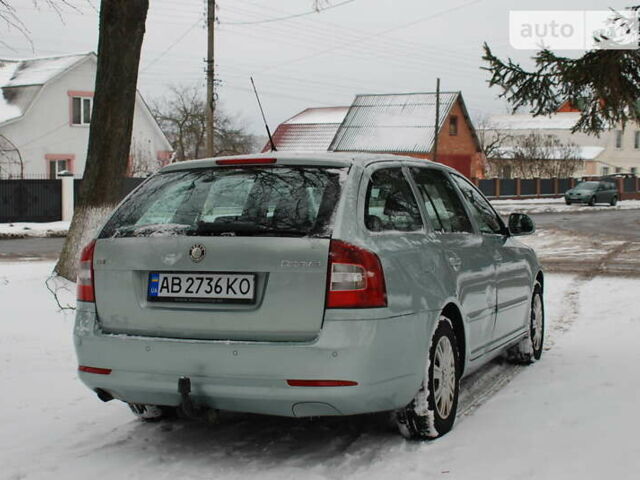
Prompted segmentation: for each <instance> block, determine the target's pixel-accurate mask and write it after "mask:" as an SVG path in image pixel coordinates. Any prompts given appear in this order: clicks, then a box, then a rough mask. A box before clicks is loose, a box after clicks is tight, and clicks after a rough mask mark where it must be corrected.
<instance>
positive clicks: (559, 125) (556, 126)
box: [483, 103, 640, 177]
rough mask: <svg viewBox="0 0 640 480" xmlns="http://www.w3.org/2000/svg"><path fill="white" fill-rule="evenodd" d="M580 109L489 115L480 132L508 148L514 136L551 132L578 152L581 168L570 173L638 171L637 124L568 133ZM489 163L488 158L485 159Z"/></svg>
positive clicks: (639, 129) (567, 107)
mask: <svg viewBox="0 0 640 480" xmlns="http://www.w3.org/2000/svg"><path fill="white" fill-rule="evenodd" d="M579 118H580V112H579V111H578V110H576V109H574V108H572V107H571V106H570V105H568V104H567V103H565V104H564V105H563V106H561V107H560V109H559V110H558V112H557V113H554V114H553V115H550V116H542V115H541V116H536V117H534V116H532V115H530V114H513V115H494V116H492V117H490V118H489V119H488V121H487V124H486V125H485V126H484V127H483V128H485V129H486V130H485V132H483V134H484V135H486V136H487V137H490V136H491V135H494V136H495V135H500V136H501V137H502V138H503V139H504V145H503V147H504V148H507V149H508V148H510V147H511V146H512V145H513V143H514V142H515V141H516V139H517V138H518V137H524V136H527V135H529V134H532V133H535V134H539V135H553V136H555V137H557V138H558V139H559V140H560V141H562V142H564V143H573V144H576V145H577V147H578V150H579V152H580V153H581V155H582V160H583V167H582V168H581V169H580V170H577V171H576V172H575V174H574V176H576V177H581V176H599V175H612V174H615V173H629V174H634V175H637V174H638V172H639V170H640V125H631V124H629V125H627V126H626V128H624V129H622V128H615V129H611V130H607V131H604V132H602V133H601V134H600V136H595V135H587V134H586V133H582V132H576V133H572V131H571V130H572V128H573V127H574V125H575V124H576V122H577V121H578V119H579ZM489 161H490V162H491V158H490V159H489Z"/></svg>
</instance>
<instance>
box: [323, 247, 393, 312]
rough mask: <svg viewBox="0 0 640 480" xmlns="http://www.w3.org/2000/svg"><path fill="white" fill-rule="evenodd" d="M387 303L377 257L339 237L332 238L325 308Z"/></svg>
mask: <svg viewBox="0 0 640 480" xmlns="http://www.w3.org/2000/svg"><path fill="white" fill-rule="evenodd" d="M386 306H387V289H386V287H385V283H384V272H383V271H382V265H381V264H380V259H379V258H378V256H377V255H376V254H375V253H373V252H370V251H369V250H365V249H364V248H360V247H356V246H355V245H351V244H349V243H346V242H343V241H340V240H331V246H330V247H329V278H328V282H327V308H375V307H386Z"/></svg>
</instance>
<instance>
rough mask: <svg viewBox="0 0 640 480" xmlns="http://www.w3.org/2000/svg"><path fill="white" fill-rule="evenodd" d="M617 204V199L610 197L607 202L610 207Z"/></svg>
mask: <svg viewBox="0 0 640 480" xmlns="http://www.w3.org/2000/svg"><path fill="white" fill-rule="evenodd" d="M617 203H618V197H611V201H610V202H609V204H610V205H611V206H612V207H615V206H616V204H617Z"/></svg>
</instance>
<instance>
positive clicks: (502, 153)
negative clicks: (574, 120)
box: [496, 146, 604, 160]
mask: <svg viewBox="0 0 640 480" xmlns="http://www.w3.org/2000/svg"><path fill="white" fill-rule="evenodd" d="M515 150H516V148H514V147H502V148H499V149H498V155H496V156H497V157H498V158H511V157H512V156H513V153H514V151H515ZM576 150H577V155H578V158H580V159H582V160H595V159H596V158H598V156H600V154H601V153H602V152H604V147H597V146H578V147H576ZM545 153H548V155H547V157H548V158H558V159H561V158H563V157H564V156H565V154H566V150H564V149H555V151H554V150H553V149H552V150H549V151H545Z"/></svg>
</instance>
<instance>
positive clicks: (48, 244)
mask: <svg viewBox="0 0 640 480" xmlns="http://www.w3.org/2000/svg"><path fill="white" fill-rule="evenodd" d="M63 244H64V238H17V239H10V240H0V260H12V259H18V258H21V259H24V258H31V257H34V258H42V259H56V258H58V255H59V254H60V251H61V250H62V245H63Z"/></svg>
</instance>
